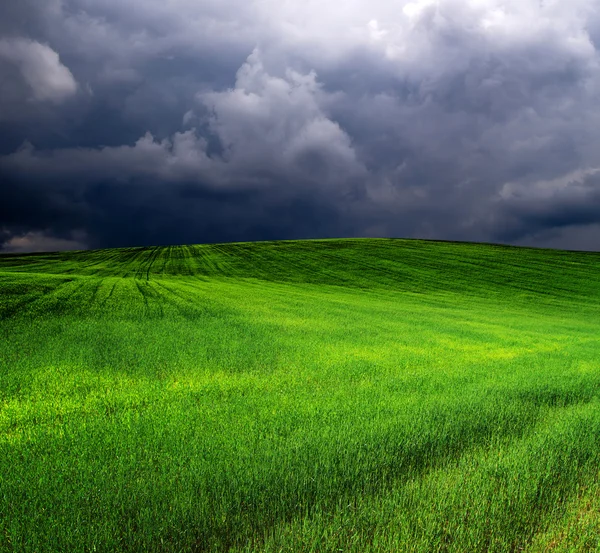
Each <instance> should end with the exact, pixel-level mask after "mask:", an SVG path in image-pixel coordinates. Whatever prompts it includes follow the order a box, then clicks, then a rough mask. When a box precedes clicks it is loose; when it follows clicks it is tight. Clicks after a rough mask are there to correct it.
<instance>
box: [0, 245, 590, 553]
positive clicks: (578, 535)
mask: <svg viewBox="0 0 600 553" xmlns="http://www.w3.org/2000/svg"><path fill="white" fill-rule="evenodd" d="M599 269H600V256H599V255H597V254H591V253H575V252H558V251H550V250H531V249H524V248H523V249H518V248H508V247H500V246H487V245H475V244H451V243H436V242H422V241H404V240H339V241H307V242H279V243H257V244H231V245H214V246H185V247H169V248H147V249H141V248H137V249H135V248H134V249H125V250H103V251H92V252H71V253H60V254H43V255H30V256H21V257H18V256H3V257H2V256H0V291H1V296H0V317H1V321H0V340H1V342H0V347H1V349H0V550H2V551H32V552H34V551H69V552H71V551H74V552H75V551H236V552H242V551H246V552H249V551H269V552H271V551H272V552H276V551H277V552H280V551H331V552H334V551H335V552H338V551H355V552H357V553H358V552H366V551H373V552H376V551H377V552H379V551H415V552H417V551H419V552H432V551H455V552H465V551H469V552H471V551H473V552H476V551H482V552H483V551H498V552H503V551H522V550H526V551H530V552H532V553H533V552H536V553H537V552H540V551H561V552H562V551H595V550H598V547H599V545H598V543H599V539H600V529H599V527H598V524H597V514H598V505H599V502H598V497H600V484H599V478H598V474H599V472H598V471H599V469H600V363H599V361H598V359H599V353H600V347H599V345H598V335H599V333H600V315H599V313H600V311H599V307H600V277H599V276H598V275H599V272H598V270H599Z"/></svg>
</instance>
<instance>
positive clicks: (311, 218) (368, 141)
mask: <svg viewBox="0 0 600 553" xmlns="http://www.w3.org/2000/svg"><path fill="white" fill-rule="evenodd" d="M599 12H600V8H599V7H598V6H597V3H596V2H595V1H593V0H573V1H572V2H569V4H568V6H567V5H566V3H564V2H558V1H550V0H548V1H544V2H540V1H539V0H520V1H518V0H509V1H500V0H469V1H466V0H417V1H415V2H406V1H403V2H400V3H398V2H391V1H390V0H371V1H370V2H365V1H364V0H353V1H351V2H348V3H347V4H346V5H345V9H344V11H343V13H340V10H339V4H338V3H337V2H334V1H333V0H331V1H325V2H324V1H323V0H319V1H318V2H317V1H316V0H308V1H306V2H280V1H276V0H263V1H261V2H253V1H250V2H248V1H244V2H242V1H241V0H218V1H217V0H214V1H207V2H197V1H195V0H174V1H172V2H168V3H165V2H162V1H158V0H144V1H142V0H134V1H132V2H121V1H117V0H94V1H93V2H92V1H91V0H51V1H47V2H44V3H38V2H34V1H33V0H25V1H20V2H16V1H15V0H9V2H8V3H4V4H3V5H2V6H0V83H3V84H2V85H1V86H0V136H1V137H2V138H1V139H0V177H1V179H2V187H1V189H0V200H1V203H0V231H1V232H0V242H2V243H4V248H5V249H7V250H9V249H12V250H16V249H26V248H28V247H31V248H44V249H47V248H48V247H51V245H52V244H56V245H57V247H58V246H60V247H61V248H62V247H80V246H82V245H85V246H89V247H101V246H119V245H130V244H160V243H174V242H202V241H221V240H223V241H224V240H254V239H267V238H268V239H272V238H298V237H316V236H357V235H365V236H374V235H380V236H394V235H400V236H415V237H424V238H445V239H465V240H485V241H504V242H511V243H522V244H529V245H541V246H553V245H555V246H557V247H569V248H590V247H592V248H594V249H596V248H597V246H595V244H596V242H595V238H591V237H595V236H597V235H598V228H599V227H598V225H600V220H599V219H600V179H599V178H598V177H597V174H600V173H598V170H599V168H600V163H599V162H598V158H597V150H598V145H599V142H600V130H598V129H600V125H599V121H598V119H599V118H600V114H599V113H600V112H598V110H597V109H596V108H597V105H598V100H599V99H600V95H599V93H600V56H599V53H598V49H597V47H598V45H599V44H600V17H599V16H600V14H599Z"/></svg>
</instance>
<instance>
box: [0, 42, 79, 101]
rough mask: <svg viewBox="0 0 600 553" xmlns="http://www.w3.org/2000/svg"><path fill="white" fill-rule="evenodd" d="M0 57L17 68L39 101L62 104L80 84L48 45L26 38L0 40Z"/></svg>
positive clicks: (33, 95)
mask: <svg viewBox="0 0 600 553" xmlns="http://www.w3.org/2000/svg"><path fill="white" fill-rule="evenodd" d="M0 57H1V58H3V59H5V60H7V61H8V62H10V63H13V64H14V65H16V66H17V67H18V69H19V71H20V73H21V75H22V77H23V79H24V80H25V82H26V83H27V84H28V85H29V87H30V89H31V93H32V97H33V99H34V100H37V101H50V102H56V103H58V102H62V101H63V100H65V99H66V98H68V97H69V96H72V95H73V94H75V93H76V92H77V82H76V81H75V79H74V77H73V75H72V74H71V72H70V71H69V69H68V68H67V67H65V66H64V65H63V64H62V63H61V62H60V58H59V56H58V54H57V53H56V52H55V51H54V50H53V49H52V48H50V47H49V46H47V45H45V44H40V43H39V42H36V41H34V40H28V39H24V38H14V39H0Z"/></svg>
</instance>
